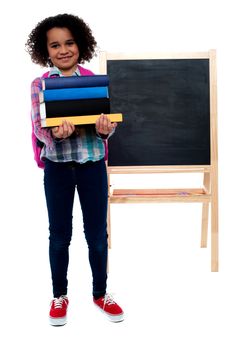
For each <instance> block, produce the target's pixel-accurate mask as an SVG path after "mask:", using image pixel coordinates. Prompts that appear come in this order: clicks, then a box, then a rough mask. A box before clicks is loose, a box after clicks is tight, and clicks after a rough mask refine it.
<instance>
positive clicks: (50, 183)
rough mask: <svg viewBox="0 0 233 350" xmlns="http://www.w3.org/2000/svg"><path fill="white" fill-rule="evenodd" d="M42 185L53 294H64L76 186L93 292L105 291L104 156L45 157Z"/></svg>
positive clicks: (100, 293) (102, 292)
mask: <svg viewBox="0 0 233 350" xmlns="http://www.w3.org/2000/svg"><path fill="white" fill-rule="evenodd" d="M44 188H45V196H46V202H47V209H48V217H49V232H50V235H49V240H50V241H49V259H50V267H51V275H52V284H53V294H54V297H59V296H61V295H65V294H67V286H68V280H67V270H68V263H69V245H70V241H71V237H72V213H73V203H74V195H75V189H76V188H77V191H78V195H79V200H80V205H81V209H82V214H83V226H84V233H85V238H86V241H87V245H88V251H89V262H90V266H91V271H92V277H93V296H94V297H95V298H98V297H100V296H103V295H104V294H105V292H106V282H107V253H108V242H107V202H108V185H107V172H106V165H105V162H104V159H102V160H100V161H97V162H87V163H84V164H78V163H75V162H68V163H55V162H51V161H49V160H47V159H46V161H45V172H44Z"/></svg>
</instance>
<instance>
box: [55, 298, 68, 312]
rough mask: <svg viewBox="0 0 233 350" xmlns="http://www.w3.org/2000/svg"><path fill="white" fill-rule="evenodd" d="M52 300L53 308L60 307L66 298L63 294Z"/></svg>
mask: <svg viewBox="0 0 233 350" xmlns="http://www.w3.org/2000/svg"><path fill="white" fill-rule="evenodd" d="M53 301H54V308H55V309H61V308H62V303H63V301H64V302H65V303H66V299H65V297H64V296H61V297H59V298H54V299H53Z"/></svg>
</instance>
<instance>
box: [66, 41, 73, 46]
mask: <svg viewBox="0 0 233 350" xmlns="http://www.w3.org/2000/svg"><path fill="white" fill-rule="evenodd" d="M66 44H67V45H68V46H72V45H74V44H75V42H74V40H69V41H67V42H66Z"/></svg>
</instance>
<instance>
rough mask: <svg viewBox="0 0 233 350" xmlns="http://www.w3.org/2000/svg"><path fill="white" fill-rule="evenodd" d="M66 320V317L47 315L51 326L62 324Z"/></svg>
mask: <svg viewBox="0 0 233 350" xmlns="http://www.w3.org/2000/svg"><path fill="white" fill-rule="evenodd" d="M66 322H67V317H49V323H50V325H51V326H64V325H65V324H66Z"/></svg>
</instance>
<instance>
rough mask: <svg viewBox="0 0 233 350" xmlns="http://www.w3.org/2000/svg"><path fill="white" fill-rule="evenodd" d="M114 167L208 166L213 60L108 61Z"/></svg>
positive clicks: (112, 160) (110, 151) (110, 156)
mask: <svg viewBox="0 0 233 350" xmlns="http://www.w3.org/2000/svg"><path fill="white" fill-rule="evenodd" d="M107 74H108V76H109V80H110V84H109V90H110V101H111V113H122V114H123V122H122V123H119V125H118V127H117V130H116V132H115V134H114V135H113V136H112V137H111V138H110V139H109V159H108V165H109V166H156V165H209V164H210V82H209V60H208V59H135V60H134V59H127V60H124V59H123V60H108V61H107Z"/></svg>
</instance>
